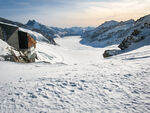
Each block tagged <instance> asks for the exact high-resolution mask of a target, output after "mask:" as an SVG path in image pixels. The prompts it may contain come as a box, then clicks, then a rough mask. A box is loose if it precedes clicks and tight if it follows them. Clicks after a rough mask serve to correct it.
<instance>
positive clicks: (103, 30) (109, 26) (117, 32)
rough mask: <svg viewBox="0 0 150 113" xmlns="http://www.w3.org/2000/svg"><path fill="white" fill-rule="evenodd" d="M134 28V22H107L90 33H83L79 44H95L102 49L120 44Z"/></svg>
mask: <svg viewBox="0 0 150 113" xmlns="http://www.w3.org/2000/svg"><path fill="white" fill-rule="evenodd" d="M133 26H134V20H132V19H131V20H128V21H124V22H123V21H121V22H117V21H114V20H112V21H107V22H105V23H103V24H102V25H100V26H98V27H97V28H95V29H94V30H92V31H90V32H89V31H88V32H85V33H84V34H83V35H82V38H83V40H82V41H81V43H84V42H86V44H89V45H90V44H91V43H97V46H100V47H104V46H108V45H112V44H118V43H120V42H121V41H122V40H123V39H124V38H125V37H126V36H127V35H128V33H130V29H131V28H132V27H133Z"/></svg>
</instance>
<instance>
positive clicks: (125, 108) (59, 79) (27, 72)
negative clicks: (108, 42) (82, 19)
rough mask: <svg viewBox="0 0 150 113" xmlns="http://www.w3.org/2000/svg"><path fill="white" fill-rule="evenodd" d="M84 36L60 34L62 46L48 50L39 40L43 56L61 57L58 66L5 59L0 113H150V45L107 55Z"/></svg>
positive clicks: (58, 39)
mask: <svg viewBox="0 0 150 113" xmlns="http://www.w3.org/2000/svg"><path fill="white" fill-rule="evenodd" d="M80 40H81V39H80V38H79V37H66V38H57V39H56V42H57V43H58V44H59V45H60V46H53V45H51V46H50V47H49V48H48V46H47V45H45V46H44V44H46V43H41V46H40V48H41V50H42V48H44V47H45V49H44V50H43V51H41V50H40V51H41V52H43V54H46V55H48V56H51V54H52V53H53V55H54V56H60V61H59V62H56V63H55V64H49V63H47V62H46V63H42V62H37V63H31V64H18V63H12V62H4V61H3V62H2V61H1V62H0V70H1V71H0V80H1V81H0V95H1V96H0V112H1V113H11V112H14V113H20V112H22V113H27V112H29V113H37V112H38V113H74V112H75V113H79V112H82V113H91V112H94V113H100V112H104V113H105V112H106V113H107V112H113V113H114V112H121V113H122V112H123V113H142V112H144V113H149V111H150V76H149V75H150V46H149V45H147V46H143V47H141V48H138V49H135V50H133V51H130V52H128V53H124V54H121V55H117V56H115V57H110V58H107V59H104V58H103V57H102V53H103V51H104V50H105V49H106V48H99V49H98V48H92V47H89V46H85V45H81V44H80V43H79V41H80ZM70 42H72V43H70ZM113 47H114V46H110V47H107V48H113ZM50 48H52V49H51V50H50V51H51V52H48V50H49V49H50ZM52 50H53V51H52ZM46 51H47V52H46ZM56 54H57V55H56ZM6 70H7V71H6Z"/></svg>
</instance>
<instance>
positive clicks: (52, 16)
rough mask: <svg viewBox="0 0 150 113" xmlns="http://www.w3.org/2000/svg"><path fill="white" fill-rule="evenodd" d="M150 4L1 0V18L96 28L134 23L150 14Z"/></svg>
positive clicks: (146, 0) (137, 0)
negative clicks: (108, 22) (113, 23)
mask: <svg viewBox="0 0 150 113" xmlns="http://www.w3.org/2000/svg"><path fill="white" fill-rule="evenodd" d="M149 4H150V0H8V1H6V0H0V14H1V16H3V17H6V18H9V19H13V20H16V21H20V22H24V23H25V22H26V21H27V20H28V19H36V20H37V21H39V22H41V23H43V24H46V25H52V26H60V27H65V26H67V27H68V26H75V25H76V26H88V25H91V26H98V25H99V24H101V23H102V22H104V21H107V20H112V19H113V20H118V21H121V20H127V19H130V18H134V19H137V18H139V17H140V16H143V15H146V14H148V13H149V12H150V8H149Z"/></svg>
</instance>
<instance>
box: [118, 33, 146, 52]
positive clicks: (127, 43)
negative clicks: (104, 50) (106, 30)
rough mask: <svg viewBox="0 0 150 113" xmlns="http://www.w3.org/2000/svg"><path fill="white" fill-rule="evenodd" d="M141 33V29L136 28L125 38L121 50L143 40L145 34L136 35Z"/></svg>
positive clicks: (120, 46)
mask: <svg viewBox="0 0 150 113" xmlns="http://www.w3.org/2000/svg"><path fill="white" fill-rule="evenodd" d="M139 33H140V31H138V30H134V32H133V33H132V35H131V36H128V37H127V38H125V39H124V40H123V41H122V42H121V44H120V45H119V46H118V47H119V48H120V49H121V50H124V49H126V48H128V47H129V46H130V45H131V44H132V43H137V42H139V41H141V40H143V39H144V36H139V37H136V36H137V35H138V34H139ZM135 35H136V36H135Z"/></svg>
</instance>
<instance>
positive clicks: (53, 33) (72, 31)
mask: <svg viewBox="0 0 150 113" xmlns="http://www.w3.org/2000/svg"><path fill="white" fill-rule="evenodd" d="M26 25H27V26H30V27H32V28H34V30H36V31H41V32H42V33H43V34H45V35H48V36H50V37H52V38H55V37H57V36H60V37H64V36H74V35H82V34H83V33H84V32H86V31H90V30H93V29H94V27H70V28H58V27H48V26H46V25H43V24H41V23H39V22H37V21H35V20H29V21H28V22H27V24H26Z"/></svg>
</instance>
